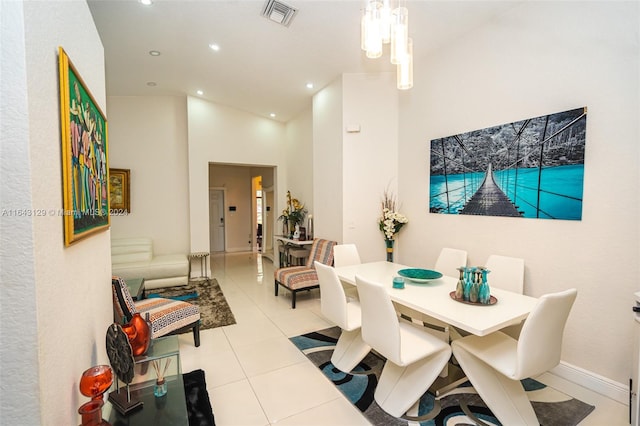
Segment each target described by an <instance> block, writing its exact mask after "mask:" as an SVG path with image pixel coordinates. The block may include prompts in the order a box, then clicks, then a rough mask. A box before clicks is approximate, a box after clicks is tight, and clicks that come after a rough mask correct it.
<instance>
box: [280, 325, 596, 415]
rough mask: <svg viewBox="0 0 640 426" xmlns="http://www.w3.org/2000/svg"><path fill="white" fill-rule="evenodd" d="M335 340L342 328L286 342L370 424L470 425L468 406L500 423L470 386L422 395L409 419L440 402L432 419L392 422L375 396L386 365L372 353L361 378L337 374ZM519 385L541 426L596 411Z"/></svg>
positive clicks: (540, 387) (529, 382) (530, 384)
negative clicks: (299, 352) (522, 388)
mask: <svg viewBox="0 0 640 426" xmlns="http://www.w3.org/2000/svg"><path fill="white" fill-rule="evenodd" d="M339 336H340V329H339V328H338V327H332V328H328V329H325V330H320V331H317V332H313V333H307V334H303V335H302V336H296V337H292V338H291V339H290V340H291V341H292V342H293V344H295V345H296V346H297V347H298V349H300V350H301V351H302V353H304V354H305V355H306V356H307V358H309V360H310V361H311V362H313V363H314V364H315V365H316V366H317V367H318V368H319V369H320V370H321V371H322V373H323V374H324V375H325V376H326V377H327V378H328V379H329V380H331V381H332V382H333V384H334V385H335V386H336V387H337V388H338V389H339V390H340V391H341V392H342V393H343V394H344V395H345V397H347V399H348V400H349V401H351V403H352V404H353V405H355V406H356V407H357V408H358V409H359V410H360V411H361V412H362V413H363V414H364V415H365V416H366V417H367V419H368V420H369V422H371V424H373V425H375V426H408V425H418V424H419V425H420V426H446V425H469V424H473V422H470V420H469V417H468V416H467V415H466V414H465V413H464V411H463V406H466V407H468V410H469V411H470V412H471V413H472V415H473V416H475V417H476V418H478V419H480V420H481V421H482V422H484V423H485V424H487V425H500V422H499V421H498V420H497V419H496V418H495V416H494V415H493V413H492V412H491V410H489V408H487V406H486V404H485V403H484V401H482V398H480V397H479V396H478V394H477V393H476V391H475V389H474V388H473V387H472V386H471V384H470V383H469V382H466V383H463V384H462V385H460V386H459V387H457V388H455V389H453V390H452V391H450V392H449V393H447V394H445V395H443V396H441V397H435V396H434V395H432V394H430V393H429V392H427V393H425V394H424V395H423V396H422V398H421V399H420V407H419V410H418V412H417V413H413V414H412V415H413V416H425V417H428V414H431V412H432V409H433V407H434V406H437V405H438V403H439V405H440V411H439V412H438V414H437V415H435V417H434V418H432V419H428V420H422V421H419V422H410V421H407V420H405V419H402V418H396V417H392V416H391V415H389V414H387V413H386V412H385V411H383V410H382V409H381V408H380V406H379V405H378V404H377V403H376V402H375V400H374V397H373V395H374V392H375V388H376V386H377V384H378V378H379V377H380V373H381V371H382V367H383V366H384V361H385V360H384V359H383V358H381V357H380V356H379V355H377V354H376V353H374V352H370V353H369V355H367V356H366V357H365V359H364V360H362V362H361V363H360V364H358V366H357V367H356V368H355V369H354V372H356V373H358V372H360V374H345V373H343V372H341V371H340V370H338V369H336V368H335V367H334V366H333V364H331V355H332V353H333V349H334V347H335V344H336V342H337V339H338V337H339ZM323 348H324V350H323ZM522 385H523V386H524V388H525V390H526V391H527V394H528V396H529V399H530V400H531V403H532V405H533V409H534V411H535V412H536V415H537V416H538V420H539V422H540V424H541V425H543V426H575V425H577V424H578V423H580V422H581V421H582V420H583V419H584V418H585V417H587V416H588V415H589V413H591V412H592V411H593V410H594V408H595V407H594V406H592V405H589V404H585V403H584V402H582V401H579V400H577V399H575V398H572V397H571V396H568V395H565V394H563V393H561V392H559V391H557V390H555V389H553V388H550V387H548V386H546V385H545V384H544V383H541V382H538V381H537V380H533V379H526V380H523V381H522ZM433 414H435V412H434V413H433ZM505 426H514V425H505Z"/></svg>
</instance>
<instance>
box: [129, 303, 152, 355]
mask: <svg viewBox="0 0 640 426" xmlns="http://www.w3.org/2000/svg"><path fill="white" fill-rule="evenodd" d="M122 329H123V330H124V332H125V333H126V335H127V337H129V343H131V349H132V351H133V356H140V355H144V354H146V353H147V351H148V350H149V344H150V343H151V326H150V325H149V323H147V321H145V320H144V319H143V318H142V316H141V315H140V314H139V313H135V314H133V318H131V321H129V323H128V324H125V325H124V326H123V327H122Z"/></svg>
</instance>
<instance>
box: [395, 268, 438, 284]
mask: <svg viewBox="0 0 640 426" xmlns="http://www.w3.org/2000/svg"><path fill="white" fill-rule="evenodd" d="M398 275H400V276H401V277H405V278H406V279H408V280H411V281H414V282H417V283H426V282H428V281H431V280H437V279H438V278H442V274H441V273H440V272H438V271H432V270H431V269H417V268H412V269H400V270H399V271H398Z"/></svg>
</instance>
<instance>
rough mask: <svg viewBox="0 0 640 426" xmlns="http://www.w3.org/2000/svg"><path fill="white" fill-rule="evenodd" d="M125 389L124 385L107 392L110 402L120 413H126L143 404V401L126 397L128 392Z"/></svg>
mask: <svg viewBox="0 0 640 426" xmlns="http://www.w3.org/2000/svg"><path fill="white" fill-rule="evenodd" d="M125 389H126V387H122V388H120V389H118V390H117V391H114V392H111V393H110V394H109V402H111V404H112V405H113V406H114V407H115V409H116V410H118V412H119V413H120V414H122V415H127V414H129V413H130V412H132V411H134V410H136V409H138V408H141V407H142V406H143V405H144V403H143V402H142V401H140V400H138V399H131V398H130V397H127V394H129V392H127V391H126V390H125ZM120 390H123V391H124V392H120Z"/></svg>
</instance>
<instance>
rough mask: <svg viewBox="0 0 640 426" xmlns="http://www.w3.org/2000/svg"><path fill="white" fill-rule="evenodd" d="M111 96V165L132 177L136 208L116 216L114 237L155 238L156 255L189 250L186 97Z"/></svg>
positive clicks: (132, 190) (133, 198)
mask: <svg viewBox="0 0 640 426" xmlns="http://www.w3.org/2000/svg"><path fill="white" fill-rule="evenodd" d="M107 100H108V109H107V116H108V118H109V167H111V168H117V169H129V170H130V176H131V212H130V213H129V214H128V215H124V216H113V217H112V218H111V228H112V229H111V235H112V237H113V238H118V237H150V238H152V239H153V249H154V252H155V253H156V254H169V253H185V254H186V253H188V251H189V191H188V187H189V185H188V180H189V179H188V178H189V174H188V161H187V105H186V104H187V102H186V98H185V97H182V96H180V97H178V96H110V97H109V98H108V99H107ZM168 223H170V224H171V226H167V224H168Z"/></svg>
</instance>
